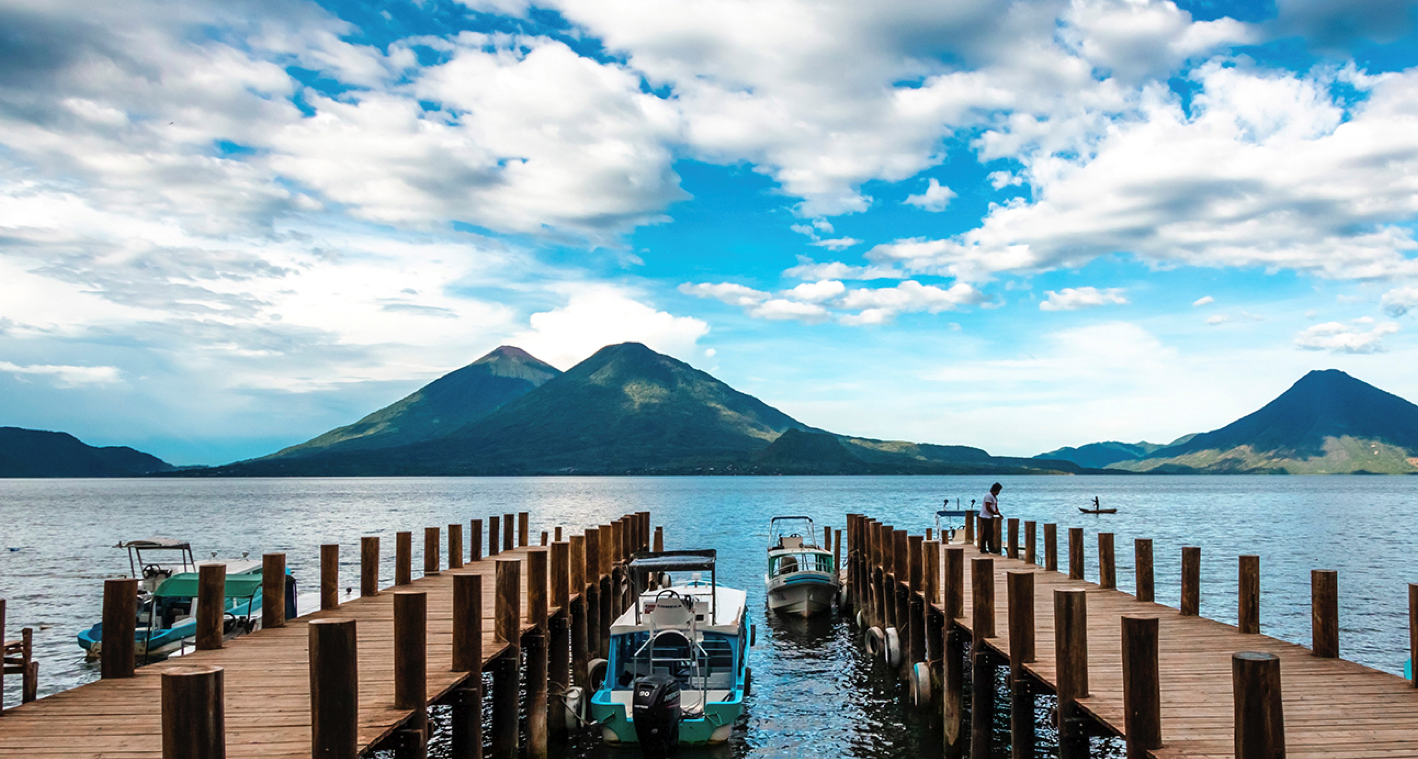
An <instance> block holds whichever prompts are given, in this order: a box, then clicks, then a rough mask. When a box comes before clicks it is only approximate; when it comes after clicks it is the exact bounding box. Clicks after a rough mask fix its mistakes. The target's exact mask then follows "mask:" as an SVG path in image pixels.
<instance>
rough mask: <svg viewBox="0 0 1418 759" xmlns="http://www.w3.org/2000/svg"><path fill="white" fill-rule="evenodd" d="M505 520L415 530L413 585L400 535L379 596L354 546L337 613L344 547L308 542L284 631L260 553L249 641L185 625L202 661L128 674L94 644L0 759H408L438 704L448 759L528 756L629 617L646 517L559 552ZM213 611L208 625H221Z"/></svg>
mask: <svg viewBox="0 0 1418 759" xmlns="http://www.w3.org/2000/svg"><path fill="white" fill-rule="evenodd" d="M516 521H517V524H516V525H515V527H514V524H513V515H510V514H509V515H505V516H503V517H502V518H501V519H499V518H498V517H491V518H489V519H488V520H487V522H486V525H487V541H486V543H484V530H483V528H484V520H481V519H474V520H471V522H470V523H468V524H466V525H462V524H460V525H449V526H448V529H447V532H446V535H447V540H446V541H444V540H443V539H442V535H443V534H445V533H443V531H442V530H440V528H436V527H434V528H427V529H426V530H425V535H424V537H425V541H424V576H423V577H422V578H420V579H417V580H415V579H413V578H412V568H411V566H410V563H411V553H412V552H411V550H410V547H411V545H412V540H411V537H412V536H411V535H410V533H399V535H398V537H397V539H396V545H395V546H394V548H395V556H396V561H395V564H396V568H395V584H394V585H392V586H389V587H385V588H379V587H378V586H377V577H378V565H379V552H380V546H379V541H378V538H366V539H364V541H363V542H362V544H361V545H360V546H359V547H358V555H359V556H360V561H361V595H360V597H359V598H356V599H353V600H349V601H345V602H343V603H341V602H340V601H339V600H338V595H337V591H338V587H339V584H338V556H339V552H340V551H341V550H344V549H345V548H346V547H345V546H324V547H322V550H321V560H322V578H321V580H322V582H321V586H322V594H321V595H322V610H321V611H319V612H317V613H314V614H309V615H306V616H303V617H299V618H297V619H292V620H285V619H283V618H282V617H283V609H284V606H283V604H281V603H273V601H274V600H279V598H280V596H281V595H282V593H283V591H282V589H283V588H284V571H285V560H284V556H283V555H281V554H269V555H267V557H266V562H265V566H264V569H265V573H266V575H267V582H266V583H265V586H264V587H265V590H264V591H263V597H264V599H265V601H266V603H265V604H263V607H264V613H263V629H260V630H258V631H256V632H254V633H251V634H248V635H244V636H241V637H237V638H234V639H231V640H227V641H222V640H221V635H220V632H219V630H217V629H216V628H211V629H204V630H199V648H201V649H205V650H198V651H196V652H194V653H190V654H188V655H186V656H182V657H180V658H175V659H170V660H168V661H166V662H162V663H158V664H153V665H150V666H146V667H142V668H137V669H136V670H135V669H134V667H133V663H134V660H133V650H132V646H131V635H130V636H129V643H130V645H129V646H128V647H127V648H126V650H125V647H124V646H123V645H121V644H119V643H117V642H116V640H117V637H118V636H114V638H115V641H114V642H111V641H109V640H108V638H109V636H105V643H108V644H109V645H108V646H107V647H106V648H105V650H104V653H103V663H104V675H105V677H104V679H102V680H100V681H98V682H95V683H91V684H88V685H84V686H80V687H78V688H74V689H72V690H68V691H65V692H62V693H57V694H55V695H52V696H48V697H46V698H42V699H39V700H37V701H34V702H33V703H25V704H23V705H21V706H18V707H13V708H10V709H6V710H4V712H3V714H0V756H15V757H37V758H48V757H85V758H93V759H98V758H104V759H108V758H113V759H119V758H121V759H148V758H152V759H225V757H232V758H237V757H242V758H245V757H250V758H251V759H256V758H258V757H259V758H260V759H270V758H272V757H291V758H295V757H302V758H303V757H318V758H319V759H354V757H356V756H358V755H361V754H363V753H365V752H367V751H369V750H371V749H392V750H394V752H395V755H396V756H398V757H401V758H403V757H408V758H411V759H414V758H421V757H424V756H426V752H427V741H428V737H429V730H428V727H427V726H428V721H427V705H432V704H447V705H451V707H452V727H451V732H452V735H451V745H452V750H453V755H454V756H455V757H458V759H472V758H474V757H482V756H483V752H484V746H485V744H487V745H488V746H489V747H490V755H491V756H493V757H498V758H502V757H506V758H508V759H510V758H511V757H515V756H521V755H525V756H529V757H544V756H546V755H547V751H548V744H549V742H555V741H558V740H564V738H565V737H566V734H567V729H566V724H567V719H566V716H565V714H564V710H563V708H562V705H563V703H564V702H563V700H562V698H561V697H562V695H563V693H564V692H565V691H566V689H567V687H568V686H569V685H570V684H572V683H573V682H574V683H575V684H577V685H582V686H584V685H586V678H587V674H588V672H587V666H588V661H589V660H591V659H594V658H597V657H599V656H601V655H603V653H602V650H603V648H604V643H605V638H606V636H605V635H604V634H603V633H604V631H605V630H606V629H607V628H608V626H609V622H610V620H611V619H613V618H614V617H615V616H618V615H619V614H620V613H621V612H622V611H623V610H624V609H626V608H628V607H629V604H630V602H631V599H630V598H629V597H628V592H627V590H626V587H627V585H626V583H624V582H623V579H624V564H625V562H627V561H628V560H629V558H630V556H631V554H632V553H634V552H635V551H639V550H644V549H647V548H648V547H649V545H650V539H651V529H650V528H651V525H650V514H649V512H638V513H636V514H631V515H627V516H624V517H622V518H620V519H617V520H615V521H614V522H612V523H611V524H609V525H604V526H600V527H593V528H590V529H588V530H586V531H585V532H584V533H582V534H577V535H571V536H570V538H569V539H568V540H561V537H562V535H561V532H562V528H560V527H558V528H556V538H557V539H556V540H555V541H550V540H549V536H548V534H547V533H545V532H543V533H541V536H540V537H541V540H540V543H541V544H540V545H531V544H530V543H531V536H530V535H529V534H528V515H527V514H526V513H522V514H519V515H517V520H516ZM465 528H470V529H468V532H469V536H470V539H469V540H468V541H467V542H468V548H467V550H465V548H464V541H463V534H464V529H465ZM514 529H515V530H516V535H515V539H514ZM656 537H657V539H658V536H656ZM445 547H446V553H445ZM445 556H446V561H445V560H444V559H445ZM212 574H213V575H214V577H215V580H214V581H215V582H217V585H216V589H215V590H214V591H209V590H208V588H207V586H206V585H203V586H202V587H203V590H202V592H204V593H207V594H208V595H207V596H206V599H207V600H210V599H212V598H215V599H217V603H219V602H220V598H221V590H220V580H221V578H222V576H223V573H222V572H214V573H212ZM206 580H207V577H206V576H205V575H204V577H203V581H204V582H205V581H206ZM134 582H135V581H133V580H117V581H109V585H108V587H106V588H105V590H106V598H105V611H106V619H105V625H104V629H105V630H109V631H111V630H113V629H115V627H117V628H121V627H122V622H121V618H122V616H123V615H125V614H129V613H130V612H131V610H132V609H133V597H132V593H133V586H132V585H131V583H134ZM203 600H204V599H203V598H199V600H198V601H197V606H198V609H197V610H195V611H196V613H197V616H198V618H199V620H201V619H203V614H204V608H205V606H206V604H204V603H203ZM111 608H112V609H113V610H112V611H110V609H111ZM217 608H218V611H217V616H216V617H215V620H216V621H215V622H214V623H209V624H215V625H220V606H218V607H217ZM110 614H111V615H113V618H112V619H111V620H110V619H109V618H108V617H109V615H110ZM110 622H112V626H110ZM131 624H132V622H131V618H130V619H129V621H128V625H129V629H131ZM485 672H486V673H490V674H491V680H492V685H491V688H492V692H491V693H487V694H485V693H484V687H483V686H484V673H485ZM523 672H525V681H523V679H522V678H523V675H522V674H521V673H523ZM522 691H525V692H526V694H527V697H526V698H527V700H526V704H527V707H526V709H525V710H521V709H519V706H518V701H519V694H520V693H521V692H522ZM485 698H488V699H490V700H491V701H492V719H491V720H490V724H488V725H484V724H483V702H484V699H485ZM587 699H588V700H589V693H588V694H587ZM485 735H487V736H488V737H487V738H486V739H485V738H484V736H485ZM523 735H524V736H526V742H527V745H525V746H519V740H520V737H519V736H523Z"/></svg>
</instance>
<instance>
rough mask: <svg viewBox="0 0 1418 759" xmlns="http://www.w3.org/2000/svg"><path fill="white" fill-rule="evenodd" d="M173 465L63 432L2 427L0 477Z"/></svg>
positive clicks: (114, 473) (118, 472) (121, 472)
mask: <svg viewBox="0 0 1418 759" xmlns="http://www.w3.org/2000/svg"><path fill="white" fill-rule="evenodd" d="M172 469H173V466H172V465H171V464H169V463H167V462H166V461H163V460H162V459H160V458H158V457H156V456H151V455H149V454H146V453H143V452H142V451H135V450H133V449H132V448H128V447H126V446H111V447H105V448H96V447H94V446H91V445H86V444H84V443H83V442H81V441H80V440H79V439H78V438H76V437H74V436H73V435H69V434H67V433H63V432H46V431H43V430H27V429H22V428H20V427H0V477H138V476H141V475H145V474H152V473H154V472H167V471H171V470H172Z"/></svg>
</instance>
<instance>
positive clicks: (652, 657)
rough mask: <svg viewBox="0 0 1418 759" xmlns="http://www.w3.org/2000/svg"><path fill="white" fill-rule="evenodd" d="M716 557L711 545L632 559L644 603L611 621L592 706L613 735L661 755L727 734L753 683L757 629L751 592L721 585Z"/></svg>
mask: <svg viewBox="0 0 1418 759" xmlns="http://www.w3.org/2000/svg"><path fill="white" fill-rule="evenodd" d="M714 563H715V552H714V551H713V550H700V551H664V552H656V553H649V552H642V553H638V554H636V555H635V557H634V558H633V559H632V561H631V562H630V565H629V570H630V572H629V574H630V581H631V583H632V586H633V588H634V597H635V599H636V601H635V603H634V604H633V605H632V607H631V609H630V610H629V611H626V612H625V613H624V614H622V615H621V616H620V617H619V618H617V619H616V620H615V621H614V622H613V623H612V624H611V629H610V636H611V637H610V659H609V660H608V661H606V662H604V663H600V662H597V664H598V665H600V666H593V669H602V668H603V669H604V672H605V677H604V679H603V680H602V682H601V684H600V686H599V688H598V690H597V691H596V693H595V694H594V695H593V696H592V697H591V702H590V713H591V718H592V719H593V720H594V721H595V723H596V724H597V725H598V726H599V727H600V730H601V737H602V738H603V739H604V740H605V742H606V743H609V744H639V745H640V748H641V750H642V752H643V753H644V754H645V755H646V756H652V757H657V756H668V755H670V754H673V753H674V751H675V748H676V747H677V746H679V745H693V744H708V743H723V742H724V741H727V740H728V739H729V735H730V733H731V732H732V731H733V726H734V723H735V721H736V720H738V718H739V715H740V713H741V712H742V711H743V709H744V697H745V696H747V695H748V692H749V688H750V687H751V686H750V682H751V673H750V672H749V669H748V649H749V647H750V646H751V645H752V643H753V631H752V626H751V625H750V624H749V623H748V621H747V618H746V615H745V608H744V607H745V602H746V600H747V594H746V593H745V592H744V591H742V590H737V589H734V588H725V587H720V586H719V584H718V581H717V577H716V575H715V569H714ZM686 572H687V573H691V575H690V578H689V579H688V580H682V581H679V582H675V581H674V580H673V577H674V574H675V573H680V574H681V576H682V575H683V573H686ZM705 574H707V575H708V576H709V579H708V580H707V581H706V580H705V579H704V575H705Z"/></svg>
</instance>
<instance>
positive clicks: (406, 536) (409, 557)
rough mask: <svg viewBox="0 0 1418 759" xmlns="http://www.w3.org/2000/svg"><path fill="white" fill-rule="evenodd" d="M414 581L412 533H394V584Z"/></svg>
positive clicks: (405, 583)
mask: <svg viewBox="0 0 1418 759" xmlns="http://www.w3.org/2000/svg"><path fill="white" fill-rule="evenodd" d="M413 581H414V534H413V533H412V532H407V531H405V532H396V533H394V584H395V585H408V584H409V583H411V582H413Z"/></svg>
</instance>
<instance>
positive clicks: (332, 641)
mask: <svg viewBox="0 0 1418 759" xmlns="http://www.w3.org/2000/svg"><path fill="white" fill-rule="evenodd" d="M307 633H308V637H309V645H310V726H311V731H310V756H311V759H356V757H357V756H358V754H359V656H358V639H357V636H356V634H355V621H354V620H353V619H333V618H326V619H316V620H311V622H310V624H309V625H308V629H307Z"/></svg>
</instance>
